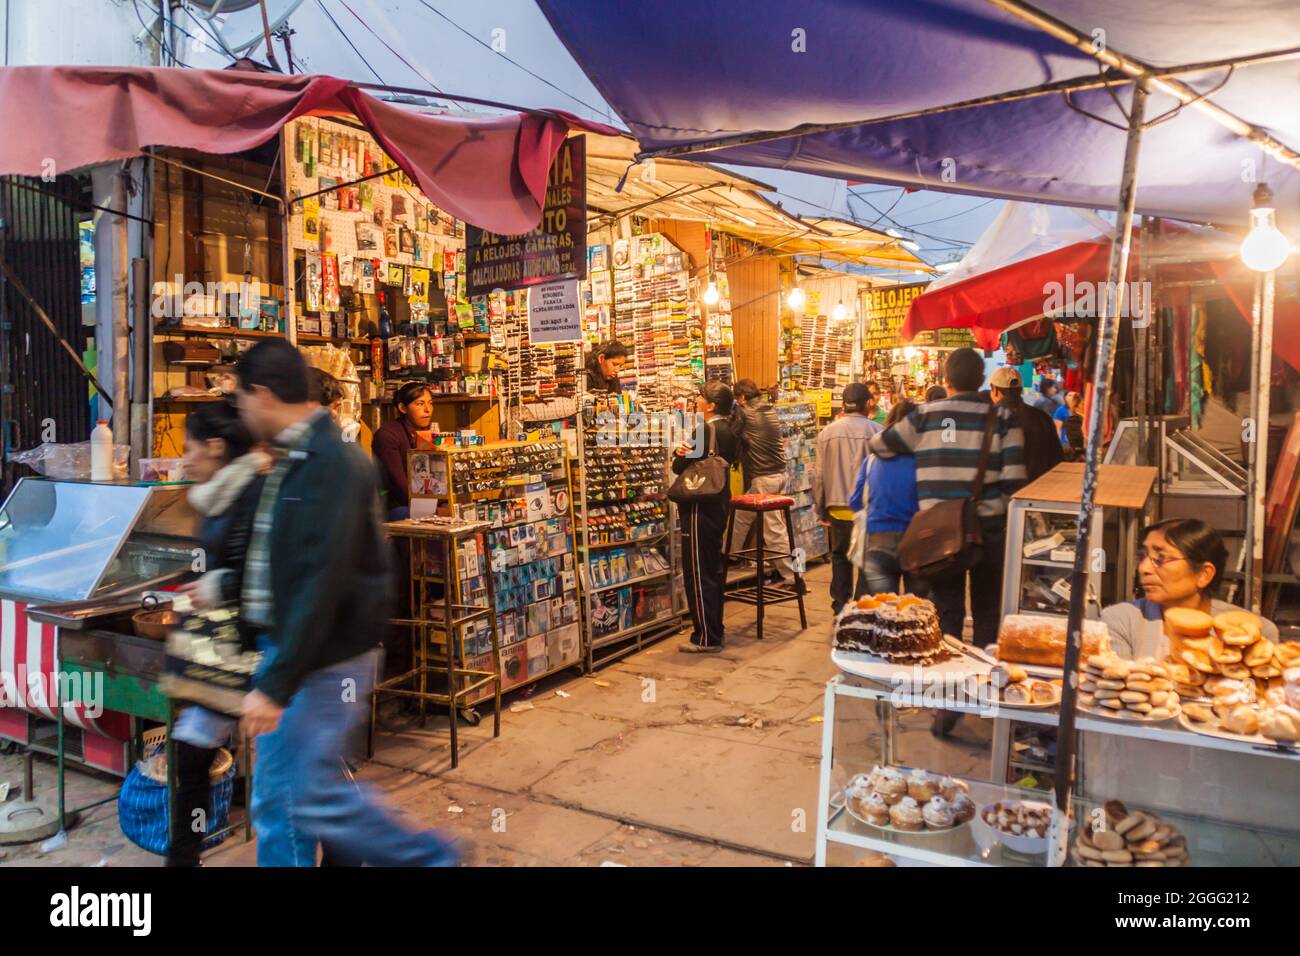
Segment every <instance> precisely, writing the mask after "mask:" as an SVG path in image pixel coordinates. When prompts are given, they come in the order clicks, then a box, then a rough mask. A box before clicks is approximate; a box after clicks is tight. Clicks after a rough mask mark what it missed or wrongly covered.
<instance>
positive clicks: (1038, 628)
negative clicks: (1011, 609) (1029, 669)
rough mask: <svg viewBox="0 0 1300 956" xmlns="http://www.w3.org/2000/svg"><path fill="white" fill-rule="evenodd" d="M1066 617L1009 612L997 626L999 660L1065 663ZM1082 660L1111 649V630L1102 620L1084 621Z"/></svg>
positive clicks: (1054, 665)
mask: <svg viewBox="0 0 1300 956" xmlns="http://www.w3.org/2000/svg"><path fill="white" fill-rule="evenodd" d="M1065 638H1066V621H1065V618H1056V617H1044V616H1037V615H1031V614H1010V615H1008V616H1007V617H1005V618H1003V619H1002V625H1001V627H1000V628H999V629H998V660H1003V661H1016V662H1018V663H1021V664H1040V665H1045V666H1048V667H1063V666H1064V665H1065ZM1081 640H1082V647H1081V648H1080V653H1079V659H1080V660H1083V661H1086V660H1089V658H1091V657H1092V656H1093V655H1096V654H1101V653H1104V652H1106V651H1109V650H1110V631H1109V630H1108V629H1107V627H1106V625H1105V624H1104V623H1102V622H1101V621H1084V622H1083V634H1082V638H1081Z"/></svg>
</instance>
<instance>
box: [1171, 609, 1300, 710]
mask: <svg viewBox="0 0 1300 956" xmlns="http://www.w3.org/2000/svg"><path fill="white" fill-rule="evenodd" d="M1262 624H1263V622H1262V621H1261V620H1260V619H1259V618H1258V617H1256V616H1255V615H1254V614H1251V613H1250V612H1249V611H1225V612H1224V613H1222V614H1216V615H1215V616H1214V617H1211V616H1210V615H1208V614H1206V613H1205V612H1204V611H1198V610H1196V609H1195V608H1186V607H1175V608H1170V609H1169V610H1167V611H1165V634H1166V635H1167V636H1168V638H1169V659H1170V662H1171V663H1174V664H1177V665H1180V666H1178V667H1176V668H1175V669H1174V679H1175V680H1176V681H1177V682H1178V684H1179V686H1178V692H1179V694H1180V695H1181V696H1183V697H1192V698H1199V697H1203V696H1205V691H1204V690H1201V689H1199V688H1202V687H1203V686H1204V684H1205V682H1206V679H1207V678H1208V677H1210V676H1213V675H1218V676H1222V677H1227V678H1230V679H1232V680H1239V681H1254V682H1255V689H1256V691H1257V693H1258V695H1259V696H1260V697H1263V696H1264V694H1265V693H1267V692H1268V691H1269V690H1270V689H1271V688H1274V687H1280V686H1281V677H1282V672H1283V671H1285V670H1286V669H1287V668H1289V667H1300V644H1287V643H1281V644H1274V643H1273V642H1272V641H1270V640H1269V639H1268V638H1266V637H1264V634H1263V627H1262Z"/></svg>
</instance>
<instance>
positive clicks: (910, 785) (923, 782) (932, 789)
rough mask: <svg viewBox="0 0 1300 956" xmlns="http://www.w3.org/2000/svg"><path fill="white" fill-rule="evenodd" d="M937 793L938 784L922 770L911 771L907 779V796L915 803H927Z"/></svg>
mask: <svg viewBox="0 0 1300 956" xmlns="http://www.w3.org/2000/svg"><path fill="white" fill-rule="evenodd" d="M938 792H939V783H938V781H936V780H935V779H934V777H932V776H930V774H928V773H926V772H925V771H924V770H920V769H917V770H913V771H912V775H911V776H910V777H908V778H907V795H908V796H909V797H911V798H912V799H913V800H915V801H916V802H917V803H921V804H924V803H928V802H929V801H930V799H931V798H932V797H933V796H934V795H935V794H937V793H938Z"/></svg>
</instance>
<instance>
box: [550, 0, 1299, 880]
mask: <svg viewBox="0 0 1300 956" xmlns="http://www.w3.org/2000/svg"><path fill="white" fill-rule="evenodd" d="M538 5H539V6H540V7H541V9H542V11H543V12H544V13H545V15H546V16H547V18H548V19H549V21H550V23H551V25H552V27H553V28H554V29H555V32H556V33H557V34H558V35H559V37H560V38H561V40H562V41H563V42H564V43H565V44H566V45H567V46H568V48H569V50H570V52H571V53H572V54H573V56H574V58H575V59H576V60H577V61H578V63H579V64H580V65H581V66H582V67H583V69H584V70H585V71H586V72H587V75H588V76H589V77H590V78H591V80H592V82H593V83H594V84H595V86H596V87H597V89H599V90H600V92H601V94H602V95H603V96H604V97H605V99H606V100H607V101H608V102H609V103H610V105H611V106H613V107H614V109H615V110H616V111H617V112H618V114H619V115H620V116H621V117H622V119H623V120H624V122H626V123H627V124H628V127H629V128H630V129H631V131H632V132H633V133H634V134H635V136H636V137H637V139H638V141H639V142H640V144H641V153H640V154H639V158H641V159H645V158H650V157H655V156H677V157H687V156H695V157H700V158H705V159H707V160H709V161H710V162H718V163H734V164H738V165H750V166H763V167H776V168H780V169H791V170H795V171H798V172H805V173H812V174H815V175H820V176H830V177H835V178H847V179H855V180H865V181H868V182H877V183H888V184H895V185H902V186H911V187H917V188H925V189H934V190H940V191H947V192H956V193H962V194H966V195H976V196H991V197H997V198H1004V199H1027V200H1031V201H1034V202H1047V203H1059V204H1066V205H1076V206H1086V207H1091V208H1114V209H1115V210H1116V211H1117V213H1118V217H1117V223H1116V241H1115V242H1113V243H1112V246H1111V255H1110V269H1109V281H1110V285H1109V288H1111V289H1118V290H1120V293H1119V295H1118V296H1116V297H1114V298H1111V297H1102V309H1101V314H1100V316H1099V320H1098V326H1099V327H1098V335H1097V362H1096V376H1095V379H1094V387H1095V390H1096V394H1097V396H1098V398H1097V400H1096V401H1094V402H1093V405H1092V409H1091V414H1090V416H1089V420H1088V422H1087V451H1086V461H1085V469H1084V481H1083V490H1082V495H1081V499H1080V505H1079V524H1078V528H1079V540H1080V541H1085V540H1087V529H1088V528H1089V527H1090V526H1091V517H1092V511H1093V500H1094V496H1095V489H1096V475H1097V464H1098V458H1099V454H1100V447H1099V446H1100V443H1101V442H1100V439H1101V432H1102V428H1101V425H1102V421H1101V418H1102V414H1103V410H1104V409H1105V407H1106V404H1107V401H1106V399H1107V396H1108V393H1109V387H1110V380H1111V373H1112V369H1113V365H1114V356H1115V340H1116V337H1117V335H1116V333H1117V330H1118V319H1117V318H1116V316H1117V315H1119V314H1121V313H1122V311H1123V308H1124V303H1123V291H1122V290H1123V289H1124V287H1125V280H1126V274H1127V267H1128V252H1129V247H1130V242H1131V237H1132V227H1133V215H1134V212H1135V210H1137V211H1140V212H1142V213H1144V214H1150V215H1156V216H1165V217H1170V218H1176V219H1186V220H1192V221H1202V222H1217V223H1225V224H1229V223H1241V222H1243V221H1245V220H1246V219H1247V216H1248V212H1249V210H1250V208H1251V201H1252V195H1253V194H1255V190H1256V186H1257V184H1258V183H1262V182H1267V183H1268V185H1269V186H1270V187H1271V189H1272V194H1273V197H1274V199H1275V202H1274V203H1273V205H1274V206H1275V207H1276V208H1279V209H1281V210H1283V212H1284V215H1283V217H1282V219H1283V221H1282V223H1281V226H1282V229H1283V230H1284V231H1285V230H1287V229H1288V226H1289V227H1290V229H1291V230H1292V231H1294V230H1295V229H1296V228H1297V226H1300V223H1297V222H1296V219H1297V218H1300V217H1297V215H1296V212H1297V207H1300V153H1297V152H1296V149H1295V148H1294V145H1300V15H1298V14H1297V11H1296V7H1295V2H1294V0H1219V2H1218V3H1215V4H1213V5H1200V4H1195V3H1188V2H1179V0H1144V2H1142V3H1138V4H1135V3H1132V2H1131V0H1127V2H1121V0H1046V2H1044V3H1040V4H1038V5H1036V6H1034V5H1030V4H1028V3H1024V2H1021V0H910V2H900V0H892V2H891V0H854V2H850V0H798V2H795V0H749V2H747V3H745V4H743V5H739V4H733V3H720V2H708V0H658V2H656V3H653V4H617V5H611V4H608V3H604V2H597V0H538ZM1293 144H1294V145H1293ZM1261 201H1262V196H1261ZM1288 219H1289V220H1290V221H1289V222H1288ZM1273 283H1274V273H1273V272H1266V273H1264V274H1263V275H1262V276H1261V277H1260V280H1259V282H1258V283H1257V294H1256V310H1255V314H1256V320H1255V323H1254V331H1253V335H1252V345H1253V348H1252V355H1253V362H1254V367H1253V375H1252V379H1253V382H1254V387H1253V389H1252V391H1253V392H1254V394H1255V396H1256V407H1255V411H1256V418H1257V420H1266V419H1267V409H1268V375H1267V368H1268V366H1267V364H1264V365H1263V369H1264V372H1265V374H1263V375H1262V376H1261V374H1260V368H1261V362H1264V363H1266V362H1267V358H1264V357H1266V356H1269V355H1270V354H1271V351H1272V347H1271V339H1272V301H1273V290H1274V285H1273ZM1261 412H1262V414H1261ZM1261 431H1266V430H1261ZM1266 441H1267V435H1266V434H1265V435H1262V436H1259V440H1257V441H1256V442H1255V443H1253V444H1252V446H1251V452H1252V457H1253V459H1254V460H1255V461H1257V462H1259V463H1260V465H1259V466H1258V467H1252V468H1251V482H1252V486H1253V487H1252V489H1251V490H1252V497H1253V499H1254V508H1253V509H1251V511H1250V512H1249V514H1250V515H1251V519H1250V521H1251V523H1250V524H1248V530H1247V534H1248V536H1249V535H1251V528H1254V529H1256V530H1255V533H1254V535H1253V538H1252V540H1251V542H1250V543H1251V545H1252V550H1251V553H1250V564H1249V567H1250V575H1249V581H1248V583H1249V585H1250V586H1249V587H1248V593H1249V594H1250V597H1251V604H1252V607H1253V608H1254V609H1258V604H1259V595H1260V590H1261V588H1260V587H1259V575H1260V572H1261V571H1262V557H1263V547H1262V545H1263V535H1262V527H1263V493H1262V486H1263V481H1262V480H1261V475H1260V472H1261V471H1262V468H1263V466H1262V463H1263V462H1266V461H1267V448H1266V446H1265V443H1266ZM1088 558H1089V550H1088V549H1087V548H1083V547H1079V548H1076V549H1075V565H1074V571H1073V577H1072V580H1071V585H1072V586H1071V600H1070V614H1069V622H1068V631H1069V642H1068V645H1067V649H1066V656H1065V672H1066V673H1067V674H1073V673H1075V672H1076V671H1077V669H1078V664H1079V648H1080V630H1081V627H1082V621H1083V615H1084V600H1085V590H1086V586H1085V581H1086V562H1087V560H1088ZM1076 701H1077V688H1076V686H1075V682H1074V681H1071V680H1067V681H1066V682H1065V687H1064V691H1063V694H1062V701H1061V716H1060V733H1059V737H1058V753H1057V769H1058V772H1057V777H1056V806H1057V809H1058V811H1059V812H1058V814H1057V815H1056V819H1055V821H1054V824H1053V832H1052V853H1051V857H1050V858H1051V860H1052V862H1053V863H1055V864H1056V865H1061V864H1063V863H1064V862H1065V858H1066V841H1067V834H1068V828H1067V827H1066V826H1065V825H1063V824H1064V821H1065V820H1066V819H1067V814H1068V809H1069V807H1070V800H1071V792H1072V788H1073V772H1074V736H1075V735H1074V726H1075V705H1076ZM820 812H822V813H824V812H825V808H824V807H822V808H821V809H820Z"/></svg>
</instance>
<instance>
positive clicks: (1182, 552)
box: [1101, 518, 1278, 660]
mask: <svg viewBox="0 0 1300 956" xmlns="http://www.w3.org/2000/svg"><path fill="white" fill-rule="evenodd" d="M1137 556H1138V578H1139V580H1140V582H1141V585H1142V597H1140V598H1138V599H1137V600H1135V601H1127V602H1125V603H1124V604H1113V605H1111V606H1110V607H1108V608H1104V609H1103V610H1102V612H1101V619H1102V620H1103V621H1105V622H1106V626H1107V627H1108V628H1109V629H1110V639H1111V646H1112V647H1113V649H1114V650H1115V653H1117V654H1119V655H1120V656H1121V657H1127V658H1130V659H1131V658H1138V657H1155V658H1157V659H1161V660H1163V659H1164V658H1165V657H1167V656H1168V654H1169V651H1170V645H1169V638H1168V637H1166V636H1165V628H1164V613H1165V611H1167V610H1169V609H1170V608H1175V607H1185V608H1192V609H1193V610H1197V611H1204V612H1205V613H1206V614H1210V615H1216V614H1222V613H1223V612H1225V611H1240V610H1243V609H1242V608H1239V607H1236V606H1235V605H1232V604H1229V603H1228V602H1227V601H1220V600H1219V599H1218V598H1216V597H1215V596H1214V593H1215V590H1216V589H1217V586H1218V584H1219V580H1220V578H1221V577H1222V576H1223V570H1224V568H1225V567H1226V566H1227V563H1228V549H1227V548H1226V547H1225V546H1224V544H1223V539H1222V538H1221V537H1219V533H1218V532H1217V531H1215V530H1214V529H1213V528H1211V527H1210V526H1209V525H1207V524H1206V523H1205V522H1204V521H1200V520H1198V519H1196V518H1167V519H1165V520H1164V521H1159V522H1156V523H1155V524H1153V525H1151V526H1150V527H1148V528H1147V529H1146V533H1145V534H1144V535H1143V536H1142V546H1141V548H1139V549H1138V555H1137ZM1261 629H1262V631H1263V634H1264V636H1265V637H1266V638H1268V639H1269V640H1270V641H1274V642H1276V641H1277V640H1278V633H1277V627H1276V626H1274V624H1273V623H1272V622H1271V621H1264V622H1263V626H1262V628H1261Z"/></svg>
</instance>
